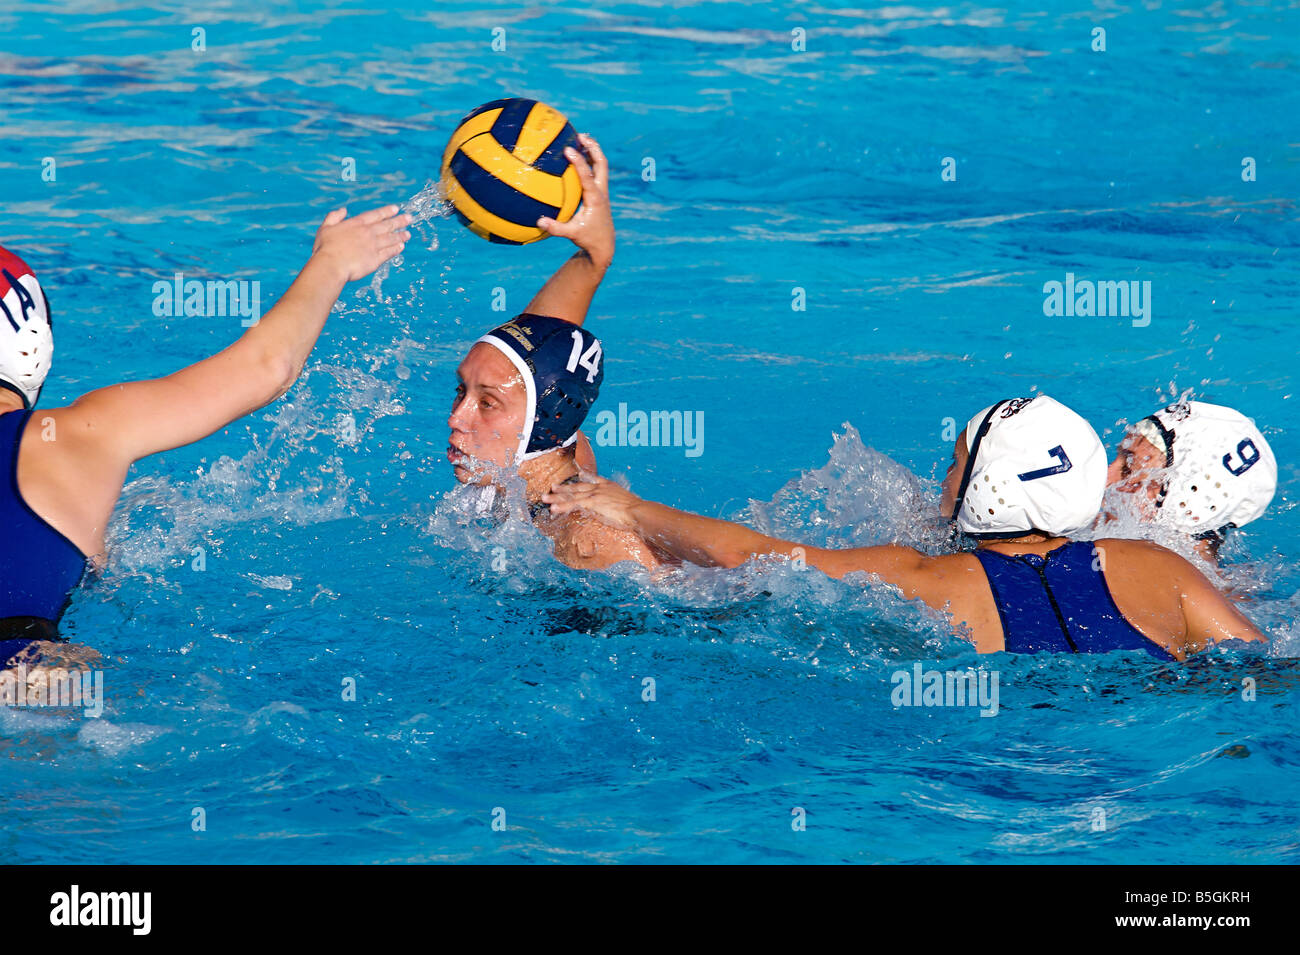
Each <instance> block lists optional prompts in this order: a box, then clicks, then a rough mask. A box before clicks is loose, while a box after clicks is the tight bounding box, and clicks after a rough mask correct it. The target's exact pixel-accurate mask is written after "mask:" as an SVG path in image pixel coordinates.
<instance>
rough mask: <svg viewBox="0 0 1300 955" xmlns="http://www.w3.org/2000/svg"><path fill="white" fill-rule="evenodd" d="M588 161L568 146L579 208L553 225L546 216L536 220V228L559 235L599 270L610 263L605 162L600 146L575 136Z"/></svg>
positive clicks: (611, 224)
mask: <svg viewBox="0 0 1300 955" xmlns="http://www.w3.org/2000/svg"><path fill="white" fill-rule="evenodd" d="M578 142H580V143H581V144H582V146H583V148H584V149H586V151H587V155H588V156H590V157H591V162H590V163H588V162H587V159H586V158H585V157H584V156H583V155H582V153H581V152H579V151H578V150H576V149H574V148H573V147H572V146H569V147H567V148H566V149H565V150H564V155H565V157H566V158H567V159H568V160H569V162H570V164H571V165H572V166H573V167H574V168H575V169H577V170H578V179H579V181H581V183H582V207H581V208H580V209H579V210H578V212H577V214H576V215H574V217H573V218H572V219H570V220H569V221H568V222H557V221H555V220H554V219H552V218H549V217H548V216H543V217H542V218H540V219H538V220H537V228H539V229H541V230H543V231H544V232H547V233H549V234H551V235H558V236H563V237H564V238H566V239H569V240H571V241H572V242H573V243H574V244H575V245H576V246H577V247H578V248H580V249H582V250H583V251H584V252H586V253H587V255H589V256H590V257H591V260H592V261H593V262H594V263H596V265H598V266H600V267H601V268H602V269H604V268H608V267H609V264H610V262H612V261H613V260H614V217H613V215H612V214H611V212H610V209H609V161H608V160H607V159H606V158H605V153H604V151H603V150H602V149H601V148H600V143H598V142H596V140H595V139H594V138H592V137H591V136H588V135H587V134H586V133H580V134H579V135H578Z"/></svg>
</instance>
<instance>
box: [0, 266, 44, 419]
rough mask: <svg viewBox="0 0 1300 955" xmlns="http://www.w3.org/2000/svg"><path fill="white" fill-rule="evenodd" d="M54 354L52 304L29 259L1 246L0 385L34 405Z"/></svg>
mask: <svg viewBox="0 0 1300 955" xmlns="http://www.w3.org/2000/svg"><path fill="white" fill-rule="evenodd" d="M53 357H54V332H53V328H52V326H51V324H50V305H49V302H48V301H47V300H46V298H45V292H44V290H43V289H42V288H41V283H40V282H38V281H36V276H35V275H33V274H32V270H31V269H30V268H28V267H27V263H26V262H24V261H23V260H22V259H20V258H18V256H16V255H14V254H13V253H12V252H10V251H9V250H8V249H5V248H4V247H2V246H0V388H4V389H6V390H8V391H12V392H13V393H14V394H16V395H18V397H20V398H22V399H23V407H24V408H31V407H32V406H33V405H35V404H36V399H37V398H39V397H40V394H41V388H42V387H43V386H44V385H45V376H46V375H48V374H49V371H50V361H51V359H53Z"/></svg>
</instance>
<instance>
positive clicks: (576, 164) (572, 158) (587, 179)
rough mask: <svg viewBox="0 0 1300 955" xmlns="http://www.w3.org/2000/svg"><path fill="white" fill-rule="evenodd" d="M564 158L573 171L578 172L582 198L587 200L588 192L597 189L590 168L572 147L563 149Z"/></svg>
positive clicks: (580, 154)
mask: <svg viewBox="0 0 1300 955" xmlns="http://www.w3.org/2000/svg"><path fill="white" fill-rule="evenodd" d="M564 156H565V158H566V159H568V160H569V164H570V165H571V166H573V168H574V169H576V170H578V181H579V182H581V183H582V198H583V199H584V200H585V199H586V198H587V191H588V190H590V189H598V188H599V187H598V186H597V185H596V177H595V174H594V173H593V172H592V171H591V166H590V165H589V164H588V162H587V160H586V158H584V157H583V155H582V153H580V152H578V150H576V149H574V148H573V147H572V146H565V147H564Z"/></svg>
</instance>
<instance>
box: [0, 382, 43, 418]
mask: <svg viewBox="0 0 1300 955" xmlns="http://www.w3.org/2000/svg"><path fill="white" fill-rule="evenodd" d="M41 387H42V389H43V388H44V386H43V385H42V386H41ZM0 388H3V389H5V390H6V391H12V392H13V393H14V394H16V395H17V396H18V397H19V398H21V399H22V402H23V410H24V411H30V410H31V409H32V407H33V406H34V405H35V404H36V402H35V401H28V400H27V392H25V391H23V390H22V389H21V388H19V387H18V386H17V385H15V384H14V383H13V382H11V381H9V379H7V378H0ZM36 397H37V398H38V399H39V398H40V397H41V392H40V391H37V392H36Z"/></svg>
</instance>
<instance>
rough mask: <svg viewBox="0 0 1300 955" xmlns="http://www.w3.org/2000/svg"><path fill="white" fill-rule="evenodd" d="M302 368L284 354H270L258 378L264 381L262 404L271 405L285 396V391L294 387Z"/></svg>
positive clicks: (264, 360)
mask: <svg viewBox="0 0 1300 955" xmlns="http://www.w3.org/2000/svg"><path fill="white" fill-rule="evenodd" d="M301 371H302V369H301V368H298V367H296V366H295V365H294V363H293V362H292V361H290V360H289V359H288V358H285V357H284V356H283V355H268V356H266V357H265V358H264V359H263V360H262V362H261V367H260V368H259V373H258V378H259V380H260V381H261V383H262V405H269V404H271V402H273V401H278V400H279V399H280V398H282V397H284V394H285V392H287V391H288V390H289V389H290V388H292V387H293V383H294V382H295V381H297V380H298V375H299V374H300V373H301Z"/></svg>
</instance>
